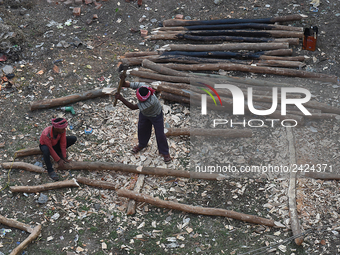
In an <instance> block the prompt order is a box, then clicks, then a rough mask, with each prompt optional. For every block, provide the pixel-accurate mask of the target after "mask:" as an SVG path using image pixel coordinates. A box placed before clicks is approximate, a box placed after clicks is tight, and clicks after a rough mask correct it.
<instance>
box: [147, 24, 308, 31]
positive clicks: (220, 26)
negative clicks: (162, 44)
mask: <svg viewBox="0 0 340 255" xmlns="http://www.w3.org/2000/svg"><path fill="white" fill-rule="evenodd" d="M249 28H252V29H262V30H288V31H300V32H303V31H304V28H303V27H293V26H285V25H273V24H261V23H236V24H218V25H197V26H182V27H180V26H178V27H159V28H156V29H154V30H155V31H157V30H159V31H171V30H186V31H188V30H220V29H249Z"/></svg>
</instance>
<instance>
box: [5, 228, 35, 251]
mask: <svg viewBox="0 0 340 255" xmlns="http://www.w3.org/2000/svg"><path fill="white" fill-rule="evenodd" d="M40 233H41V225H38V226H36V227H35V228H34V229H33V232H32V233H31V234H30V235H29V236H28V237H27V238H26V239H25V240H24V241H23V242H21V243H20V244H19V245H18V246H17V247H16V248H15V249H13V250H12V252H11V253H10V254H9V255H18V254H21V253H22V251H23V250H24V249H25V248H26V247H27V246H28V245H29V244H30V243H31V242H33V240H35V239H37V237H38V236H39V235H40Z"/></svg>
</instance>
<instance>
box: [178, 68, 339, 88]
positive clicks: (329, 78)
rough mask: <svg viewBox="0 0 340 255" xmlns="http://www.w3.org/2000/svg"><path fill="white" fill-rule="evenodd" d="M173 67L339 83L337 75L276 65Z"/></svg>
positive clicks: (186, 69) (185, 69) (184, 69)
mask: <svg viewBox="0 0 340 255" xmlns="http://www.w3.org/2000/svg"><path fill="white" fill-rule="evenodd" d="M171 68H172V69H175V70H182V71H218V70H220V69H222V70H225V71H241V72H251V73H266V74H275V75H283V76H291V77H300V78H309V79H316V80H321V81H325V82H332V83H338V77H337V76H335V75H329V74H323V73H314V72H307V71H302V70H293V69H288V68H275V67H264V66H247V65H240V64H232V63H230V64H226V63H221V64H192V65H184V64H172V65H171Z"/></svg>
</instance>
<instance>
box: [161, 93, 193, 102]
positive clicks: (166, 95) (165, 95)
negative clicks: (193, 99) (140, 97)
mask: <svg viewBox="0 0 340 255" xmlns="http://www.w3.org/2000/svg"><path fill="white" fill-rule="evenodd" d="M161 98H162V99H164V100H168V101H172V102H177V103H180V104H189V105H190V98H187V97H183V96H178V95H175V94H172V93H169V92H162V93H161Z"/></svg>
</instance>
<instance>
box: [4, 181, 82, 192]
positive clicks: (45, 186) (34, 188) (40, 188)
mask: <svg viewBox="0 0 340 255" xmlns="http://www.w3.org/2000/svg"><path fill="white" fill-rule="evenodd" d="M69 187H79V184H78V183H77V181H76V179H71V180H66V181H59V182H52V183H46V184H42V185H37V186H11V187H10V190H11V191H12V192H27V193H36V192H42V191H46V190H51V189H61V188H69Z"/></svg>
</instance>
